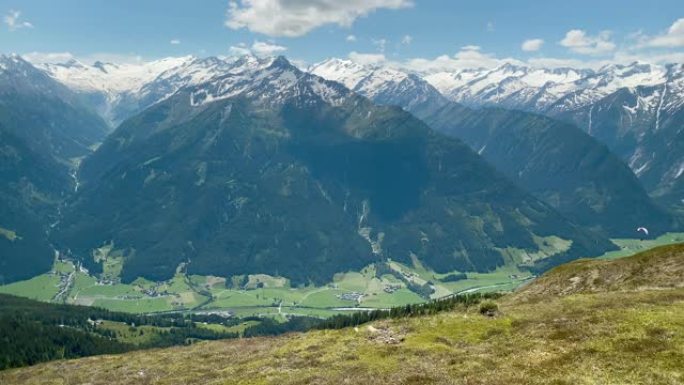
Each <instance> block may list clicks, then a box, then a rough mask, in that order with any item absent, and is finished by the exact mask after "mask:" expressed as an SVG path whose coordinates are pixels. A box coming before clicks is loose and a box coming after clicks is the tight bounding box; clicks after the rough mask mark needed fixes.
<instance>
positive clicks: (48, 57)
mask: <svg viewBox="0 0 684 385" xmlns="http://www.w3.org/2000/svg"><path fill="white" fill-rule="evenodd" d="M21 56H22V57H24V59H26V60H28V61H30V62H31V63H36V64H42V63H64V62H67V61H69V60H72V59H76V58H75V57H74V55H72V54H71V52H29V53H25V54H23V55H21Z"/></svg>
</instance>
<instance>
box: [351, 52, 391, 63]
mask: <svg viewBox="0 0 684 385" xmlns="http://www.w3.org/2000/svg"><path fill="white" fill-rule="evenodd" d="M349 59H350V60H351V61H353V62H356V63H359V64H364V65H368V64H381V63H385V62H386V61H387V58H386V57H385V55H383V54H381V53H358V52H356V51H352V52H350V53H349Z"/></svg>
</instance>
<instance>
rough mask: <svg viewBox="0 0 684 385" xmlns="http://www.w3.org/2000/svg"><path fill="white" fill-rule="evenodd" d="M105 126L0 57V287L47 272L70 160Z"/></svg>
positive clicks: (34, 73)
mask: <svg viewBox="0 0 684 385" xmlns="http://www.w3.org/2000/svg"><path fill="white" fill-rule="evenodd" d="M106 130H107V127H106V125H105V123H104V122H103V121H102V120H101V119H100V118H99V117H97V115H95V114H94V113H91V112H90V111H88V110H87V109H86V108H85V107H84V106H82V105H81V104H80V103H79V102H78V101H77V100H76V97H75V96H74V95H73V94H72V93H71V92H70V91H69V90H68V89H67V88H65V87H64V86H62V85H60V84H59V83H57V82H56V81H54V80H52V79H51V78H49V77H48V76H47V75H45V74H44V73H42V72H41V71H39V70H37V69H35V68H34V67H33V66H31V65H30V64H29V63H27V62H25V61H24V60H23V59H21V58H19V57H17V56H0V180H2V183H1V184H0V283H2V282H11V281H15V280H19V279H25V278H29V277H31V276H34V275H36V274H39V273H42V272H44V271H46V270H48V269H49V268H50V266H51V265H52V260H53V257H54V251H53V249H52V247H51V246H50V244H49V242H48V240H47V236H46V232H47V231H48V228H49V224H50V223H53V222H54V221H55V220H56V215H57V208H58V206H59V204H60V202H61V201H62V200H63V199H64V197H65V196H66V195H67V194H68V193H69V192H70V191H72V190H73V188H74V187H73V181H72V178H71V176H70V172H71V171H70V169H71V168H72V167H73V165H74V164H73V161H74V160H75V159H76V158H79V157H82V156H84V155H86V154H88V153H89V152H90V150H89V149H88V147H89V146H92V145H93V144H95V143H96V142H97V141H99V140H101V139H102V137H103V136H104V134H105V132H106Z"/></svg>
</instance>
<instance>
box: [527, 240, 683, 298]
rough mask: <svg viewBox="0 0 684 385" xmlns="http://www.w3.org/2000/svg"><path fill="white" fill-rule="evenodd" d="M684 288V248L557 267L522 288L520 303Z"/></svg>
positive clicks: (671, 248)
mask: <svg viewBox="0 0 684 385" xmlns="http://www.w3.org/2000/svg"><path fill="white" fill-rule="evenodd" d="M675 287H679V288H681V287H684V244H678V245H671V246H661V247H657V248H655V249H651V250H648V251H644V252H642V253H639V254H636V255H633V256H631V257H627V258H622V259H618V260H614V261H603V260H594V259H582V260H577V261H573V262H570V263H567V264H565V265H561V266H558V267H556V268H555V269H553V270H551V271H549V272H548V273H547V274H545V275H544V276H542V277H540V278H539V279H537V280H535V281H533V282H532V283H530V284H529V285H527V286H525V287H524V288H522V289H521V290H520V291H519V292H518V293H517V294H516V295H515V296H516V298H517V299H527V298H531V297H539V296H549V295H568V294H573V293H589V292H602V291H615V290H653V289H664V288H675Z"/></svg>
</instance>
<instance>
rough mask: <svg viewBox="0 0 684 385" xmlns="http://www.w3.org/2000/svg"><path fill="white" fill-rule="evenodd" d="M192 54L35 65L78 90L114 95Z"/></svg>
mask: <svg viewBox="0 0 684 385" xmlns="http://www.w3.org/2000/svg"><path fill="white" fill-rule="evenodd" d="M193 59H194V58H193V57H192V56H183V57H170V58H165V59H160V60H155V61H151V62H145V63H122V64H116V63H103V62H95V63H93V64H92V65H88V64H84V63H81V62H79V61H77V60H75V59H71V60H69V61H67V62H64V63H55V64H53V63H38V64H36V66H37V67H38V68H41V69H43V70H44V71H46V72H47V73H48V74H49V75H50V76H52V77H53V78H55V79H56V80H58V81H60V82H61V83H63V84H65V85H67V86H68V87H70V88H72V89H73V90H75V91H79V92H101V93H105V94H108V95H116V94H121V93H125V92H136V91H138V90H140V88H142V86H143V85H144V84H146V83H148V82H150V81H152V80H153V79H154V78H156V77H157V76H158V75H159V74H161V73H162V72H164V71H167V70H169V69H171V68H174V67H178V66H180V65H183V64H184V63H186V62H188V61H191V60H193Z"/></svg>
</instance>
